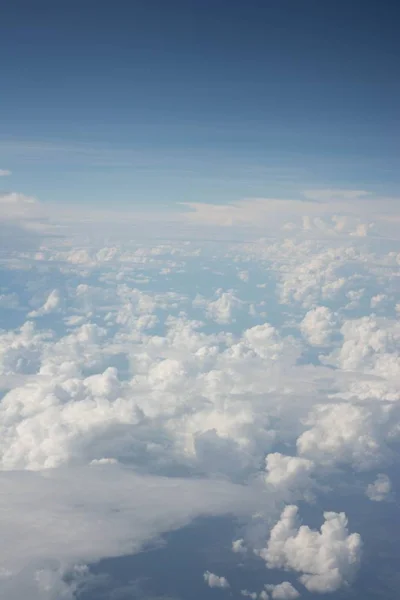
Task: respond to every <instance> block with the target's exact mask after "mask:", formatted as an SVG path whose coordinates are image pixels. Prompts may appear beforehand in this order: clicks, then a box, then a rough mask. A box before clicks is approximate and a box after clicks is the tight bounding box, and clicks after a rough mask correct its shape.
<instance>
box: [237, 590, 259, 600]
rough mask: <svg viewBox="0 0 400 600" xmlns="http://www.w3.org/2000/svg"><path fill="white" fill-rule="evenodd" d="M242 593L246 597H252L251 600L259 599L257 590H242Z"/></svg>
mask: <svg viewBox="0 0 400 600" xmlns="http://www.w3.org/2000/svg"><path fill="white" fill-rule="evenodd" d="M240 594H241V595H242V596H244V597H245V598H251V600H257V597H258V594H257V592H249V590H240Z"/></svg>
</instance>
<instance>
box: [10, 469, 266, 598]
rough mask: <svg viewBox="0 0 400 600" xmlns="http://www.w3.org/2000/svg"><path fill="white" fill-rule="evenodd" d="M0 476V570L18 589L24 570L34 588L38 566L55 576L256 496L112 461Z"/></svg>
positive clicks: (243, 508)
mask: <svg viewBox="0 0 400 600" xmlns="http://www.w3.org/2000/svg"><path fill="white" fill-rule="evenodd" d="M0 480H1V488H2V494H1V498H0V535H1V539H2V544H3V545H4V547H5V548H7V552H4V553H2V555H1V559H0V569H3V572H4V573H6V572H8V573H11V574H12V578H13V585H14V586H15V589H17V588H18V586H19V584H21V586H22V589H23V584H24V581H23V580H24V578H25V577H26V576H27V573H29V574H30V588H32V589H34V587H35V586H34V581H32V578H33V579H36V578H37V577H39V578H42V575H41V573H43V572H44V571H45V572H47V574H44V575H43V577H45V578H46V579H47V578H48V577H57V572H59V576H58V579H59V577H60V576H62V573H63V572H67V571H68V569H69V568H72V567H73V566H74V565H75V564H85V563H88V562H93V561H96V560H99V559H101V558H104V557H110V556H119V555H122V554H134V553H136V552H138V551H139V550H140V548H141V547H142V545H143V544H144V543H146V542H149V541H150V540H152V539H154V538H157V537H158V536H160V535H161V534H162V533H164V532H167V531H171V530H173V529H177V528H179V527H182V526H183V525H185V524H187V523H189V522H190V521H191V520H192V519H194V518H195V517H197V516H200V515H210V516H211V515H219V514H227V513H231V514H232V513H234V514H243V515H244V514H246V513H247V514H248V513H249V512H251V511H252V510H254V506H256V502H257V500H256V498H255V496H254V494H252V493H251V492H250V490H246V489H245V488H243V487H241V486H235V485H232V484H230V483H228V482H221V481H216V480H214V481H212V480H187V479H178V478H165V477H150V476H140V475H137V474H136V473H134V472H132V471H130V470H128V469H123V468H121V467H119V466H118V465H98V466H96V468H92V467H88V468H83V469H64V470H50V471H46V472H44V473H31V472H8V473H7V472H3V473H1V474H0ZM60 569H61V571H60ZM41 581H43V579H41ZM212 581H215V580H214V579H212ZM222 583H223V581H222ZM9 584H10V581H9V580H8V578H7V577H6V578H5V579H4V580H0V592H1V590H2V588H3V589H7V586H9ZM223 587H224V586H223ZM19 592H21V587H19ZM1 595H2V597H5V596H4V594H1ZM7 597H8V596H7ZM17 597H21V596H17ZM49 597H51V598H53V596H49ZM67 597H68V596H67ZM35 598H38V599H39V598H40V600H41V599H42V598H47V596H46V595H44V596H43V595H40V594H39V593H37V594H36V597H35ZM54 600H58V596H54Z"/></svg>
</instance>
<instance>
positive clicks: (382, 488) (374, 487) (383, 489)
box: [365, 473, 392, 502]
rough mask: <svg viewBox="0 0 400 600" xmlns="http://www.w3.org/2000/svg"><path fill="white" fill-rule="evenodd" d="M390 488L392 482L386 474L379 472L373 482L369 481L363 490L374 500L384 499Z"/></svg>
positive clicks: (380, 500)
mask: <svg viewBox="0 0 400 600" xmlns="http://www.w3.org/2000/svg"><path fill="white" fill-rule="evenodd" d="M391 490H392V483H391V481H390V479H389V477H388V476H387V475H385V474H384V473H379V475H378V476H377V478H376V479H375V481H374V482H373V483H370V484H369V485H368V486H367V489H366V490H365V493H366V494H367V496H368V498H369V499H370V500H373V501H374V502H382V500H386V499H387V497H388V496H389V494H390V492H391Z"/></svg>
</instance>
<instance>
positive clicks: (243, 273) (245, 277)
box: [238, 271, 249, 283]
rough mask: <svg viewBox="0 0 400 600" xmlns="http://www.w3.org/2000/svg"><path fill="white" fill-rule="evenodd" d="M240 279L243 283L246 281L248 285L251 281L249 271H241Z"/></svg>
mask: <svg viewBox="0 0 400 600" xmlns="http://www.w3.org/2000/svg"><path fill="white" fill-rule="evenodd" d="M238 278H239V279H240V280H241V281H244V282H245V283H247V282H248V281H249V272H248V271H239V273H238Z"/></svg>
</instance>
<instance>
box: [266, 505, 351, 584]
mask: <svg viewBox="0 0 400 600" xmlns="http://www.w3.org/2000/svg"><path fill="white" fill-rule="evenodd" d="M297 515H298V508H297V506H292V505H290V506H287V507H286V508H285V509H284V511H283V512H282V514H281V517H280V520H279V521H278V522H277V524H276V525H275V526H274V527H273V528H272V530H271V534H270V538H269V540H268V544H267V547H266V548H264V549H263V550H261V551H259V552H258V554H259V555H260V556H261V557H262V558H263V559H264V560H265V561H266V564H267V567H268V568H270V569H292V570H294V571H297V572H299V573H302V574H301V575H300V577H299V580H300V581H301V583H302V584H303V585H304V586H305V587H306V588H307V589H308V590H309V591H310V592H320V593H325V592H333V591H335V590H337V589H339V588H340V587H341V586H342V585H344V584H345V583H346V582H347V581H349V580H350V579H351V578H352V576H353V574H354V572H355V570H356V568H357V567H358V565H359V562H360V553H361V538H360V536H359V535H358V534H357V533H352V534H349V533H348V530H347V519H346V516H345V514H344V513H334V512H326V513H324V518H325V522H324V524H323V525H322V527H321V530H320V532H318V531H314V530H312V529H310V528H309V527H307V526H306V525H299V523H298V516H297Z"/></svg>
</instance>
